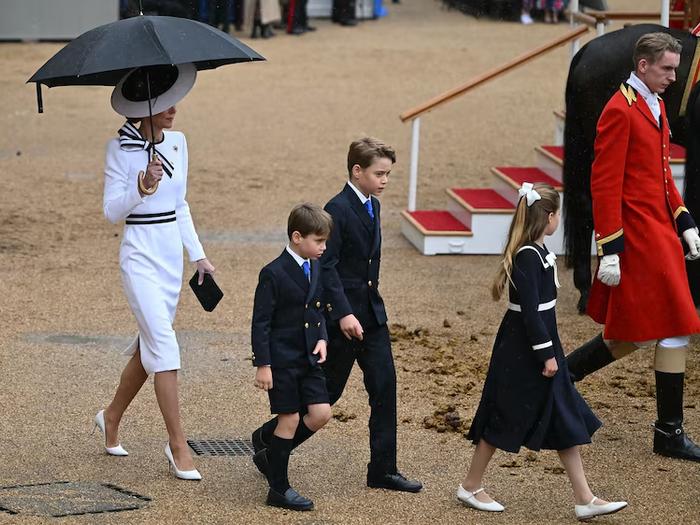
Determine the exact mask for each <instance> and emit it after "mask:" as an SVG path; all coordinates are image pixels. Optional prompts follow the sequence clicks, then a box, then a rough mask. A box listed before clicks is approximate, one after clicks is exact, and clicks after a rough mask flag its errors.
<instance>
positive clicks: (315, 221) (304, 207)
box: [287, 202, 333, 240]
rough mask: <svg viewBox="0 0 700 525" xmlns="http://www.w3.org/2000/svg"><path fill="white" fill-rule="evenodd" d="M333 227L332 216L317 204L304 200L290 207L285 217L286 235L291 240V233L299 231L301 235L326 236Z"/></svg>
mask: <svg viewBox="0 0 700 525" xmlns="http://www.w3.org/2000/svg"><path fill="white" fill-rule="evenodd" d="M331 229H333V218H332V217H331V216H330V214H329V213H328V212H327V211H325V210H324V209H323V208H321V207H320V206H319V205H318V204H313V203H310V202H304V203H302V204H297V205H296V206H294V208H292V211H291V212H290V213H289V219H287V236H288V237H289V239H290V240H291V238H292V233H294V232H295V231H296V232H299V233H300V234H301V236H302V237H306V236H307V235H311V234H314V235H318V236H319V237H326V238H328V236H329V235H330V234H331Z"/></svg>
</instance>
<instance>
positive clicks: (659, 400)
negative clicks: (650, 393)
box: [654, 372, 700, 462]
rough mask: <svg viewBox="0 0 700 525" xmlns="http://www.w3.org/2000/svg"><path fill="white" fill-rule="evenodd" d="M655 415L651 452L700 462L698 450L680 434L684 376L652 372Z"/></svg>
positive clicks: (683, 432)
mask: <svg viewBox="0 0 700 525" xmlns="http://www.w3.org/2000/svg"><path fill="white" fill-rule="evenodd" d="M655 375H656V412H657V415H658V419H657V421H656V424H655V425H654V452H656V453H657V454H660V455H662V456H668V457H671V458H679V459H687V460H689V461H698V462H700V447H698V446H697V445H696V444H695V443H693V441H692V440H691V439H690V438H689V437H688V435H687V434H686V433H685V431H684V430H683V381H684V379H685V374H683V373H681V374H669V373H667V372H655Z"/></svg>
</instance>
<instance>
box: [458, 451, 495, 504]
mask: <svg viewBox="0 0 700 525" xmlns="http://www.w3.org/2000/svg"><path fill="white" fill-rule="evenodd" d="M495 451H496V447H494V446H493V445H490V444H488V443H487V442H486V440H485V439H483V438H482V439H481V440H480V441H479V443H478V444H477V445H476V450H474V455H473V456H472V462H471V465H469V471H468V472H467V475H466V476H465V477H464V480H463V481H462V487H464V490H468V491H469V492H474V491H475V490H477V489H479V488H481V485H482V482H483V480H484V473H485V472H486V467H488V466H489V461H491V457H492V456H493V453H494V452H495ZM475 497H476V499H478V500H479V501H481V502H483V503H491V502H492V501H493V499H491V496H489V495H488V494H487V493H486V491H484V492H479V493H478V494H477V495H476V496H475Z"/></svg>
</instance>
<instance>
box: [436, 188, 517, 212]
mask: <svg viewBox="0 0 700 525" xmlns="http://www.w3.org/2000/svg"><path fill="white" fill-rule="evenodd" d="M445 191H447V194H448V195H449V196H450V197H452V198H453V199H454V200H456V201H457V202H459V203H460V204H461V205H462V206H464V207H465V208H466V209H467V210H469V211H470V212H472V213H475V212H476V213H479V212H481V213H489V212H491V213H505V212H512V211H513V210H514V209H515V206H513V204H512V203H511V202H510V201H508V200H507V199H505V198H503V196H502V195H501V194H499V193H498V192H497V191H495V190H492V189H490V188H484V189H481V188H450V189H448V190H445Z"/></svg>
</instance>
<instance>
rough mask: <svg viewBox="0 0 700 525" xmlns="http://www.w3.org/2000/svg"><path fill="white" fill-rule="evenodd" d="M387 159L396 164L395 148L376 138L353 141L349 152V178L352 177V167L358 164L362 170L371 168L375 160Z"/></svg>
mask: <svg viewBox="0 0 700 525" xmlns="http://www.w3.org/2000/svg"><path fill="white" fill-rule="evenodd" d="M380 158H386V159H389V160H390V161H391V163H392V164H394V163H395V162H396V152H395V151H394V148H392V147H391V146H389V145H387V144H385V143H384V142H382V141H381V140H379V139H375V138H374V137H364V138H361V139H359V140H355V141H353V143H352V144H350V149H349V150H348V177H351V176H352V167H353V166H354V165H355V164H357V165H359V166H360V168H362V169H365V168H367V167H369V166H370V165H371V164H372V162H374V161H375V159H380Z"/></svg>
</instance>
